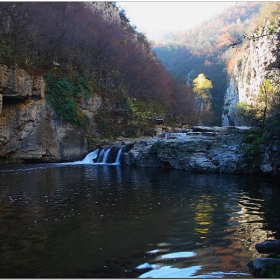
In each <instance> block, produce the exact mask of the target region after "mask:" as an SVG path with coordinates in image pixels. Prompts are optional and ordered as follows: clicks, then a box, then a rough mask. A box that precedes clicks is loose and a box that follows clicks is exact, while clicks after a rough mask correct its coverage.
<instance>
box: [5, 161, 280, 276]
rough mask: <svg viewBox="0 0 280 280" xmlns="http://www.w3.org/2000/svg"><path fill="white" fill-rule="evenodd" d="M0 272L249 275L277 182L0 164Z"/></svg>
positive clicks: (275, 225) (271, 225)
mask: <svg viewBox="0 0 280 280" xmlns="http://www.w3.org/2000/svg"><path fill="white" fill-rule="evenodd" d="M0 181H1V190H0V222H1V229H0V248H1V249H0V250H1V255H2V258H1V260H0V275H1V276H2V277H3V278H6V277H9V278H11V277H48V278H55V277H67V278H69V277H76V278H82V277H90V278H100V277H107V278H111V277H114V278H124V277H129V278H134V277H143V278H146V277H159V278H192V277H194V278H237V277H242V278H251V277H252V276H251V274H250V272H249V271H248V269H247V267H246V265H245V263H247V262H249V261H250V260H252V258H254V257H257V256H259V254H258V253H257V252H256V250H255V249H254V246H255V244H256V243H258V242H261V241H263V240H265V239H266V238H267V234H269V235H271V236H277V234H278V233H279V216H280V215H279V214H280V209H279V207H280V206H279V205H280V204H279V197H280V196H279V189H278V186H277V182H276V181H274V180H270V179H266V178H262V177H259V178H255V177H249V176H237V175H223V174H199V173H189V172H186V171H182V170H172V169H156V168H155V169H152V168H151V169H148V168H133V167H122V166H120V165H94V164H45V165H44V164H41V165H12V166H9V165H6V166H3V167H1V170H0Z"/></svg>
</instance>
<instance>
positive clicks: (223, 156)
mask: <svg viewBox="0 0 280 280" xmlns="http://www.w3.org/2000/svg"><path fill="white" fill-rule="evenodd" d="M248 129H249V127H230V126H229V127H214V128H208V127H194V128H193V129H192V130H191V131H188V132H186V133H177V134H174V133H173V134H170V135H171V136H169V135H168V134H164V136H162V137H150V138H144V139H134V140H128V139H119V141H121V142H122V145H124V148H123V158H122V163H123V164H124V165H131V166H141V167H172V168H175V169H183V170H188V171H201V172H221V173H240V174H252V173H266V174H274V175H276V174H280V173H279V171H280V160H279V158H280V157H279V153H280V143H279V141H277V140H275V141H274V143H273V145H271V146H268V147H265V148H264V149H263V150H262V152H261V154H259V155H257V156H256V157H254V156H252V157H248V153H247V154H245V152H244V151H245V150H246V148H248V145H249V144H245V143H242V139H243V137H244V134H245V132H246V131H247V130H248Z"/></svg>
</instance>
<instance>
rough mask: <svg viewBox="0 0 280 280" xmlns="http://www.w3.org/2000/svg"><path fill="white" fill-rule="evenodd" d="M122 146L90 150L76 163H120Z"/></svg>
mask: <svg viewBox="0 0 280 280" xmlns="http://www.w3.org/2000/svg"><path fill="white" fill-rule="evenodd" d="M121 156H122V147H117V146H113V147H105V148H102V149H101V151H100V148H98V149H96V150H94V151H93V152H90V153H89V154H88V155H86V157H85V158H84V159H83V160H81V161H75V162H74V164H98V165H101V164H106V165H108V164H109V165H119V164H120V163H121Z"/></svg>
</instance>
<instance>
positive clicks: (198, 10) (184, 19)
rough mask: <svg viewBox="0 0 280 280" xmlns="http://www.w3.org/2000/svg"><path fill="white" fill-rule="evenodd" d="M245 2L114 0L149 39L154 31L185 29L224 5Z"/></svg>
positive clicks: (154, 33) (223, 7)
mask: <svg viewBox="0 0 280 280" xmlns="http://www.w3.org/2000/svg"><path fill="white" fill-rule="evenodd" d="M242 4H245V2H243V3H242V2H197V1H196V2H188V1H184V2H175V1H172V2H171V1H168V2H165V1H155V2H134V1H130V2H123V1H120V2H117V6H118V7H119V9H120V10H121V8H123V9H124V10H125V12H126V17H127V18H128V19H129V20H130V23H131V25H135V26H136V27H137V30H138V31H140V32H143V33H145V34H146V35H147V37H148V39H150V40H152V39H153V38H154V37H155V35H156V33H158V32H160V33H161V32H163V31H168V32H170V31H180V30H186V29H189V28H192V27H195V26H197V25H199V24H200V23H201V22H203V21H204V20H207V19H209V18H211V17H213V16H215V15H217V14H218V13H220V12H221V11H222V10H223V9H225V8H226V7H229V6H231V5H242Z"/></svg>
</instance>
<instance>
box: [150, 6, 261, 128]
mask: <svg viewBox="0 0 280 280" xmlns="http://www.w3.org/2000/svg"><path fill="white" fill-rule="evenodd" d="M261 6H262V3H261V2H237V3H234V5H233V6H232V7H229V8H227V9H225V10H224V11H223V12H221V13H220V14H219V15H217V16H215V17H213V18H211V19H209V20H207V21H205V22H203V23H201V24H200V25H199V26H197V27H196V28H193V29H189V30H186V31H182V32H177V33H173V34H166V35H165V36H164V37H163V38H162V41H161V42H160V43H157V44H155V45H154V46H153V50H154V51H155V53H156V54H157V56H158V58H159V59H160V60H161V61H162V63H163V64H164V65H165V66H166V67H167V69H168V70H169V71H171V72H172V73H173V74H174V75H175V76H176V77H180V78H184V79H185V80H186V82H187V83H188V84H189V85H192V81H193V79H194V78H196V77H197V76H198V74H200V73H204V74H205V76H206V77H207V78H208V79H210V80H211V81H212V83H213V89H212V90H211V99H212V102H211V103H212V109H213V111H214V115H215V117H214V118H213V122H212V124H221V123H220V120H221V115H222V107H223V101H224V94H225V92H226V88H227V85H228V80H227V76H228V72H227V66H228V67H232V66H230V65H228V62H229V60H230V59H231V58H232V56H234V52H226V53H225V52H224V50H225V49H226V46H227V45H229V44H230V43H231V42H233V41H236V40H240V39H242V38H243V35H244V34H246V33H247V31H248V30H250V28H252V26H253V25H254V23H255V18H256V16H257V15H258V13H259V11H260V8H261Z"/></svg>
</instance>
